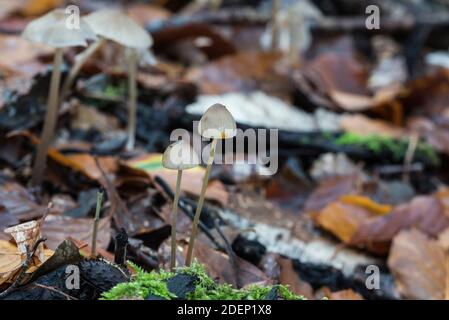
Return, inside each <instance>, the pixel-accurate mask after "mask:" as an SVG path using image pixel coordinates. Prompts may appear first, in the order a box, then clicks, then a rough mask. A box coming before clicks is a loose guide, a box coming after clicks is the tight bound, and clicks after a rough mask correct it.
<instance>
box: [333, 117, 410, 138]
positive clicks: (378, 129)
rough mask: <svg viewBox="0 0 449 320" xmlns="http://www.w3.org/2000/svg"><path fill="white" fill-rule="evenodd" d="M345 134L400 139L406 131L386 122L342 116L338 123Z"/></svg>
mask: <svg viewBox="0 0 449 320" xmlns="http://www.w3.org/2000/svg"><path fill="white" fill-rule="evenodd" d="M340 125H341V128H342V129H343V130H345V131H346V132H351V133H355V134H357V135H382V136H387V137H391V138H402V137H404V135H405V134H406V131H405V130H403V129H402V128H400V127H397V126H394V125H393V124H390V123H388V122H386V121H382V120H375V119H371V118H368V117H367V116H364V115H361V114H355V115H344V116H342V118H341V122H340Z"/></svg>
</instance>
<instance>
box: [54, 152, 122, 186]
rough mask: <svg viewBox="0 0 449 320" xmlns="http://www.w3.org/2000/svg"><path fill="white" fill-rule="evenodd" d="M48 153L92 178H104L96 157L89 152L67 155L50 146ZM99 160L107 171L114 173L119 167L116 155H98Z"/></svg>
mask: <svg viewBox="0 0 449 320" xmlns="http://www.w3.org/2000/svg"><path fill="white" fill-rule="evenodd" d="M48 155H49V156H50V158H51V159H52V160H54V161H56V162H57V163H58V164H60V165H63V166H65V167H68V168H70V169H72V170H75V171H79V172H81V173H82V174H84V175H85V176H87V177H88V178H90V179H92V180H100V179H102V178H103V175H102V173H101V170H100V169H99V168H98V166H97V164H96V162H95V158H94V157H93V156H91V155H90V154H88V153H77V154H68V155H65V154H62V153H61V152H59V151H58V150H56V149H54V148H50V149H49V150H48ZM98 161H99V163H100V165H101V168H102V169H103V170H104V171H105V172H106V173H113V172H115V171H117V169H118V164H117V159H116V158H114V157H109V156H104V157H98Z"/></svg>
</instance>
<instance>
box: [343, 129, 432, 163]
mask: <svg viewBox="0 0 449 320" xmlns="http://www.w3.org/2000/svg"><path fill="white" fill-rule="evenodd" d="M335 144H337V145H340V146H349V145H351V146H360V147H364V148H367V149H368V150H369V151H371V152H373V153H374V154H376V155H381V154H382V153H389V154H391V155H392V157H393V159H394V160H395V161H401V160H402V159H404V157H405V154H406V152H407V148H408V145H409V141H408V140H406V139H393V138H389V137H385V136H380V135H367V136H362V135H357V134H354V133H344V134H342V135H341V136H339V137H338V138H337V139H336V140H335ZM415 157H416V158H421V159H425V160H427V161H429V162H430V163H432V164H433V165H436V166H437V165H439V163H440V159H439V157H438V155H437V153H436V152H435V150H434V149H433V148H432V146H430V145H429V144H428V143H425V142H419V143H418V145H417V147H416V151H415Z"/></svg>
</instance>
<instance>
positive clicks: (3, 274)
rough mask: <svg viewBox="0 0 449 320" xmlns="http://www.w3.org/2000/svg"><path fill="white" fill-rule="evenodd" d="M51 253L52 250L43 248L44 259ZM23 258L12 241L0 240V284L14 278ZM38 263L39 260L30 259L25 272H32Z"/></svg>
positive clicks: (39, 263)
mask: <svg viewBox="0 0 449 320" xmlns="http://www.w3.org/2000/svg"><path fill="white" fill-rule="evenodd" d="M52 254H53V251H51V250H47V249H46V250H44V257H45V259H44V261H45V260H47V259H48V258H49V257H51V256H52ZM24 259H25V256H24V255H23V254H21V253H20V252H19V249H18V248H17V246H16V245H15V244H14V243H12V242H10V241H5V240H0V285H1V284H3V283H5V282H10V281H12V280H13V279H14V277H15V276H16V275H17V272H18V271H19V269H20V267H21V266H22V263H23V262H24V261H25V260H24ZM39 265H41V262H40V261H39V260H38V259H34V260H32V263H31V265H30V268H29V269H28V270H27V273H31V272H33V271H34V270H35V269H36V267H38V266H39Z"/></svg>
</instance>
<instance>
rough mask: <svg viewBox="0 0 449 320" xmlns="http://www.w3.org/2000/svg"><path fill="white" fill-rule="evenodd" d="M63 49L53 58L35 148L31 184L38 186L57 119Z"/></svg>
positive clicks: (56, 52)
mask: <svg viewBox="0 0 449 320" xmlns="http://www.w3.org/2000/svg"><path fill="white" fill-rule="evenodd" d="M62 56H63V51H62V48H57V49H56V51H55V56H54V59H53V71H52V74H51V81H50V90H49V94H48V105H47V112H46V114H45V120H44V128H43V130H42V134H41V139H40V143H39V146H38V148H37V155H36V159H35V162H34V167H33V173H32V176H31V185H32V186H38V185H40V184H41V182H42V177H43V174H44V170H45V163H46V160H47V152H48V147H49V145H50V142H51V140H52V139H53V135H54V131H55V127H56V121H57V119H58V90H59V84H60V82H61V64H62Z"/></svg>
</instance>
